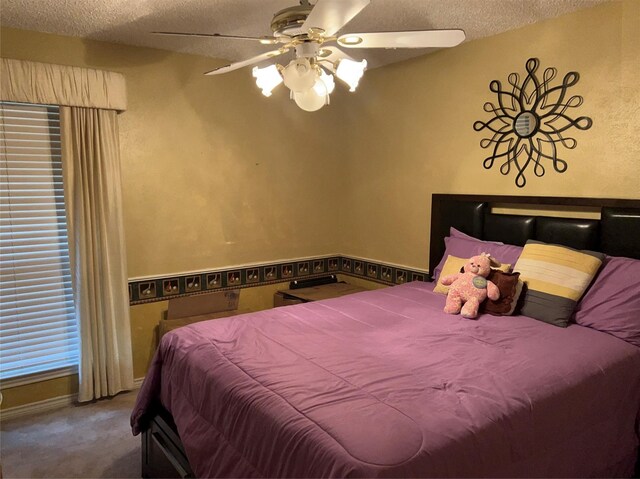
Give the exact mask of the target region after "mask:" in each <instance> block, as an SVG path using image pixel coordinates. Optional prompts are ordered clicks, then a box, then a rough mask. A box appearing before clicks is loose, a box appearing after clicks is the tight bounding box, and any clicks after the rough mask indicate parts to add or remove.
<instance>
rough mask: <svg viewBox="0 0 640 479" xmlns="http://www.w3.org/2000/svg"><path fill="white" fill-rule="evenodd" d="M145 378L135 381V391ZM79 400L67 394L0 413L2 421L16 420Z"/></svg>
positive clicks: (76, 395)
mask: <svg viewBox="0 0 640 479" xmlns="http://www.w3.org/2000/svg"><path fill="white" fill-rule="evenodd" d="M142 381H144V377H141V378H138V379H134V380H133V389H134V390H135V389H139V388H140V386H142ZM77 399H78V394H77V393H75V394H67V395H65V396H57V397H54V398H50V399H45V400H43V401H37V402H32V403H29V404H23V405H22V406H15V407H10V408H7V409H2V410H1V411H0V420H4V421H6V420H9V419H15V418H18V417H23V416H32V415H34V414H38V413H41V412H46V411H51V410H53V409H59V408H62V407H67V406H73V405H74V404H75V403H76V402H77Z"/></svg>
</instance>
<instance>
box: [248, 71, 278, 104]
mask: <svg viewBox="0 0 640 479" xmlns="http://www.w3.org/2000/svg"><path fill="white" fill-rule="evenodd" d="M252 73H253V77H254V78H255V79H256V85H258V88H260V89H261V90H262V94H263V95H264V96H266V97H270V96H271V92H272V91H273V89H274V88H275V87H277V86H278V85H280V83H282V81H283V79H282V75H280V71H279V70H278V67H277V66H276V65H269V66H268V67H265V68H258V67H253V70H252Z"/></svg>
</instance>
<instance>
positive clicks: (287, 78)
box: [282, 58, 318, 92]
mask: <svg viewBox="0 0 640 479" xmlns="http://www.w3.org/2000/svg"><path fill="white" fill-rule="evenodd" d="M282 77H283V78H284V84H285V85H286V87H287V88H288V89H289V90H291V91H292V92H301V91H306V90H308V89H309V88H312V87H313V85H314V83H315V82H316V79H317V77H318V72H317V71H316V69H315V68H313V66H312V65H311V63H309V60H307V59H306V58H296V59H295V60H291V62H290V63H289V64H288V65H287V66H286V67H285V69H284V70H283V71H282Z"/></svg>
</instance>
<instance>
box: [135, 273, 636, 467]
mask: <svg viewBox="0 0 640 479" xmlns="http://www.w3.org/2000/svg"><path fill="white" fill-rule="evenodd" d="M432 289H433V284H426V283H410V284H406V285H403V286H397V287H393V288H387V289H383V290H378V291H371V292H365V293H359V294H355V295H351V296H349V297H344V298H338V299H332V300H327V301H321V302H315V303H306V304H301V305H296V306H290V307H286V308H277V309H272V310H267V311H262V312H258V313H252V314H248V315H243V316H235V317H231V318H226V319H217V320H213V321H206V322H202V323H197V324H194V325H191V326H188V327H185V328H181V329H178V330H176V331H174V332H172V333H169V334H167V335H166V336H165V337H164V338H163V340H162V342H161V344H160V347H159V349H158V352H157V353H156V356H155V358H154V360H153V363H152V365H151V368H150V370H149V373H148V375H147V377H146V379H145V381H144V384H143V386H142V389H141V391H140V394H139V396H138V402H137V404H136V406H135V409H134V411H133V414H132V418H131V421H132V426H133V431H134V433H135V434H137V433H138V432H139V427H140V422H141V420H142V417H143V415H144V414H145V412H147V411H149V408H150V407H151V405H152V403H153V401H155V400H157V399H160V401H161V402H162V404H163V405H164V407H165V408H166V409H167V410H169V411H170V412H171V413H172V415H173V417H174V419H175V423H176V426H177V428H178V432H179V434H180V437H181V439H182V442H183V444H184V448H185V451H186V454H187V456H188V459H189V461H190V463H191V465H192V467H193V469H194V472H195V473H196V475H197V476H199V477H220V476H226V477H229V476H232V477H264V476H270V477H282V476H289V477H293V476H295V477H310V476H313V477H319V476H322V477H346V476H352V477H390V476H394V477H418V476H422V477H425V476H431V477H433V476H436V477H460V476H476V477H478V476H510V477H512V476H529V477H530V476H556V477H557V476H573V477H580V476H582V477H587V476H615V475H627V476H628V475H631V473H632V471H633V464H634V462H635V458H636V448H637V444H638V431H637V429H636V428H637V426H636V421H637V420H638V417H639V410H640V349H639V348H637V347H635V346H632V345H630V344H627V343H625V342H624V341H622V340H620V339H617V338H614V337H612V336H609V335H607V334H604V333H601V332H598V331H595V330H592V329H588V328H584V327H581V326H577V325H572V326H570V327H568V328H566V329H562V328H558V327H554V326H551V325H549V324H545V323H542V322H540V321H535V320H533V319H530V318H527V317H524V316H514V317H496V316H488V315H483V316H480V317H479V319H478V320H477V321H470V320H466V319H463V318H461V317H460V316H451V315H446V314H444V313H443V312H442V308H443V306H444V296H442V295H438V294H435V293H433V292H432V291H431V290H432Z"/></svg>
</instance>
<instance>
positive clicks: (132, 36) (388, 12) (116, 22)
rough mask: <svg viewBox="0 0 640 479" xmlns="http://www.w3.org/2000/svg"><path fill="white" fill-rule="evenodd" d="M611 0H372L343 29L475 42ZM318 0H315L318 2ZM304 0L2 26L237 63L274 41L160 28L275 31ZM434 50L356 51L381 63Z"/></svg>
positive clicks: (69, 12)
mask: <svg viewBox="0 0 640 479" xmlns="http://www.w3.org/2000/svg"><path fill="white" fill-rule="evenodd" d="M605 1H608V0H371V4H370V5H369V6H368V7H366V8H365V9H364V10H363V11H362V12H361V13H360V14H359V15H358V16H357V17H356V18H355V19H354V20H353V21H351V23H349V24H348V25H347V26H346V27H345V28H344V29H343V30H342V31H341V33H348V32H367V31H373V32H375V31H395V30H427V29H447V28H461V29H463V30H464V31H465V32H466V35H467V40H466V41H470V40H475V39H477V38H482V37H486V36H490V35H495V34H497V33H500V32H504V31H506V30H511V29H514V28H518V27H521V26H524V25H527V24H531V23H535V22H539V21H541V20H544V19H546V18H551V17H556V16H558V15H563V14H565V13H569V12H572V11H574V10H577V9H580V8H585V7H590V6H594V5H596V4H599V3H603V2H605ZM311 3H315V0H312V2H311ZM297 4H298V0H135V1H134V0H0V22H1V24H2V26H6V27H13V28H19V29H24V30H35V31H40V32H47V33H56V34H60V35H70V36H77V37H85V38H91V39H95V40H103V41H107V42H115V43H124V44H128V45H137V46H145V47H153V48H160V49H165V50H173V51H177V52H184V53H194V54H198V55H205V56H210V57H215V58H224V59H227V60H230V61H238V60H242V59H245V58H248V57H251V56H254V55H257V54H260V53H262V52H265V51H268V50H271V49H273V47H269V46H264V45H260V44H256V43H254V42H250V41H243V40H228V39H219V38H214V39H204V38H181V37H163V36H157V35H152V34H150V33H149V32H151V31H154V30H156V31H157V30H160V31H162V30H165V31H166V30H169V31H184V32H198V33H223V34H230V35H249V36H262V35H270V34H271V30H270V27H269V25H270V22H271V17H272V16H273V14H274V13H275V12H276V11H278V10H281V9H283V8H286V7H289V6H293V5H297ZM428 51H429V50H366V51H365V50H350V51H349V54H350V55H351V56H352V57H354V58H356V59H360V58H366V59H367V61H368V62H369V66H370V68H371V67H376V66H381V65H385V64H388V63H393V62H395V61H400V60H404V59H407V58H411V57H414V56H418V55H422V54H424V53H427V52H428Z"/></svg>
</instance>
